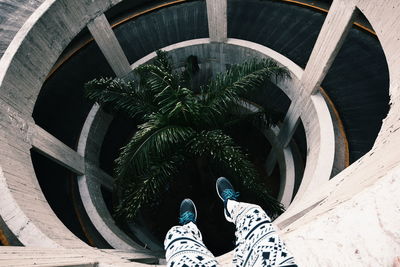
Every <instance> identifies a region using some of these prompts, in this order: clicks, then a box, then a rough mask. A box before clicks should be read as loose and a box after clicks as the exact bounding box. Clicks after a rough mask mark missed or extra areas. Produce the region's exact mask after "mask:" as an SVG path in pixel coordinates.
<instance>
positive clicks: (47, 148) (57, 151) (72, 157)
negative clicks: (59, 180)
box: [32, 125, 85, 175]
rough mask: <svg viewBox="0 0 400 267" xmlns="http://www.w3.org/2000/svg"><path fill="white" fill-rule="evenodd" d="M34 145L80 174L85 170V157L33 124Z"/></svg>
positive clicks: (49, 156) (42, 152)
mask: <svg viewBox="0 0 400 267" xmlns="http://www.w3.org/2000/svg"><path fill="white" fill-rule="evenodd" d="M32 146H33V147H34V148H35V149H36V150H37V151H38V152H40V153H41V154H43V155H45V156H46V157H48V158H50V159H52V160H54V161H55V162H57V163H59V164H60V165H62V166H64V167H66V168H67V169H69V170H71V171H73V172H74V173H76V174H78V175H82V174H83V173H84V172H85V167H84V160H83V157H81V156H80V155H79V154H78V153H77V152H76V151H75V150H73V149H71V148H70V147H68V146H67V145H66V144H64V143H63V142H61V141H60V140H58V139H57V138H55V137H54V136H53V135H51V134H50V133H48V132H47V131H45V130H44V129H43V128H41V127H40V126H38V125H34V126H33V135H32Z"/></svg>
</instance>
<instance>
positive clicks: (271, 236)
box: [225, 200, 297, 267]
mask: <svg viewBox="0 0 400 267" xmlns="http://www.w3.org/2000/svg"><path fill="white" fill-rule="evenodd" d="M227 211H228V212H227V213H226V214H225V215H226V217H227V219H228V221H231V222H233V223H234V224H235V225H236V233H235V235H236V249H235V251H234V257H233V264H234V266H241V267H253V266H254V267H267V266H268V267H269V266H271V267H273V266H274V267H275V266H287V267H289V266H292V267H293V266H297V265H296V263H295V261H294V258H293V256H292V255H291V253H290V252H289V251H288V250H287V249H286V247H285V244H284V243H283V241H282V240H281V239H280V238H279V236H278V234H277V232H276V230H275V227H274V226H273V225H272V223H271V219H270V218H269V217H268V215H267V214H266V213H265V211H264V210H263V209H262V208H261V207H260V206H258V205H254V204H248V203H243V202H237V201H233V200H228V202H227Z"/></svg>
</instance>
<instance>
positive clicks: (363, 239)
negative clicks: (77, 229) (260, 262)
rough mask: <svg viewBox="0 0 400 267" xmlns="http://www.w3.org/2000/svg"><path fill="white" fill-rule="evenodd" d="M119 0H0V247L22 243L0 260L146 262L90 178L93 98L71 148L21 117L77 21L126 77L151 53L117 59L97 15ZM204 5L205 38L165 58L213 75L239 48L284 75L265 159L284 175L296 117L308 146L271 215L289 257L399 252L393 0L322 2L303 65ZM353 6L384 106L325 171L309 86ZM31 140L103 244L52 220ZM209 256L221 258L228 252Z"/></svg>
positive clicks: (94, 146) (386, 260)
mask: <svg viewBox="0 0 400 267" xmlns="http://www.w3.org/2000/svg"><path fill="white" fill-rule="evenodd" d="M120 2H124V1H120V0H104V1H75V0H74V1H71V0H68V1H67V0H42V1H40V0H38V1H21V3H19V4H20V5H17V4H16V3H15V1H7V0H5V1H2V2H0V5H2V6H5V7H7V8H6V9H4V16H5V19H4V20H2V21H4V22H2V25H1V26H2V28H4V29H5V30H2V31H0V36H1V37H2V38H0V39H1V41H0V42H1V46H0V52H1V55H2V57H1V59H0V216H1V219H2V220H1V221H2V222H4V223H1V224H0V225H1V227H2V229H1V230H2V231H1V233H2V234H3V236H2V239H1V240H2V242H3V243H4V244H7V243H8V244H9V245H23V246H24V247H0V266H11V265H13V266H71V265H77V266H79V265H80V266H95V265H96V264H97V263H99V266H142V265H143V263H144V262H147V263H153V264H154V263H155V262H156V261H157V258H155V255H153V254H152V253H151V252H149V251H148V250H145V249H144V248H142V247H140V246H139V245H138V244H136V243H134V242H133V241H132V240H130V238H128V237H127V236H125V235H124V233H123V232H122V231H121V230H120V229H118V228H117V227H116V226H115V224H114V222H113V220H112V218H111V216H110V214H109V213H108V212H107V210H106V208H105V204H104V200H103V199H102V195H101V192H100V190H99V186H100V185H103V186H104V187H108V188H110V187H111V186H112V185H111V183H110V179H111V178H110V177H109V176H108V175H107V174H105V173H104V171H102V170H101V169H100V168H99V166H98V153H99V146H100V145H101V143H102V140H103V137H104V133H105V132H104V131H105V130H104V128H107V127H108V123H109V121H108V122H107V120H109V119H107V116H106V117H102V119H103V120H101V119H100V120H98V121H97V122H96V121H95V120H94V119H95V118H96V117H97V116H99V117H100V118H101V114H100V113H99V114H97V113H96V107H95V108H94V109H93V110H92V111H93V112H91V113H89V116H88V118H87V120H86V124H85V125H82V126H83V130H82V132H81V138H80V143H79V146H78V149H77V151H75V150H74V149H72V148H71V147H69V146H67V145H66V144H64V143H63V142H61V141H60V140H59V139H58V138H56V137H55V136H54V135H52V134H50V132H49V131H46V130H45V129H44V128H42V127H40V126H39V125H37V124H36V123H35V121H34V119H33V118H32V112H33V110H34V105H35V102H36V99H37V97H38V95H39V92H40V90H41V88H42V85H43V83H44V82H45V80H46V77H47V76H48V74H49V73H50V72H51V70H52V67H53V66H54V64H55V63H56V61H57V60H58V58H59V56H60V55H61V54H62V51H63V50H64V49H65V48H66V47H67V45H68V44H69V43H70V42H71V41H72V39H73V38H74V37H75V36H77V35H78V34H79V33H80V32H81V31H82V30H84V28H85V27H86V26H88V28H89V30H90V32H91V33H92V35H93V36H94V38H95V40H96V42H97V43H98V45H99V47H100V49H101V51H102V52H103V54H104V56H105V58H106V59H107V61H108V63H109V64H110V66H111V68H112V69H113V70H114V72H115V74H116V75H117V76H124V75H126V74H127V73H128V72H129V71H130V70H131V69H132V68H133V67H135V66H137V65H138V64H139V63H143V62H146V61H147V60H149V59H151V57H153V56H154V55H151V54H150V55H148V56H147V57H145V58H143V59H142V60H139V61H137V62H136V63H135V64H133V65H132V66H129V63H128V60H127V57H126V56H125V54H124V50H123V49H122V47H121V46H120V45H119V43H118V42H119V40H118V38H117V37H116V36H115V35H114V33H113V32H112V28H111V27H110V24H109V23H108V22H107V19H106V15H107V13H106V14H105V15H104V13H105V12H106V11H107V10H109V9H110V8H111V7H113V6H115V5H117V4H119V3H120ZM284 2H290V1H284ZM122 4H124V3H122ZM172 4H174V5H177V6H179V5H184V4H186V3H185V1H173V2H171V3H170V4H165V5H161V6H156V7H152V9H151V8H150V9H151V10H152V11H153V10H156V9H163V8H167V7H168V6H169V5H172ZM228 4H229V3H228ZM206 6H207V11H208V26H209V38H205V39H196V40H190V41H187V42H184V43H178V44H173V45H171V46H169V47H167V48H166V50H171V51H172V52H171V53H173V54H174V57H173V58H174V60H176V62H180V61H179V58H180V57H183V56H184V55H185V53H187V52H188V51H191V52H192V51H196V52H197V53H198V55H199V58H200V59H201V60H203V62H201V63H204V64H205V65H206V66H207V68H210V69H212V72H216V71H221V70H223V69H224V68H225V67H226V65H227V64H231V63H233V62H235V61H240V60H241V59H243V58H246V57H252V56H254V55H256V56H268V57H272V58H274V59H276V60H277V61H278V62H279V63H280V64H282V65H285V66H286V67H288V68H289V70H290V71H291V73H292V78H293V79H292V80H291V81H290V82H289V81H278V83H277V85H278V86H279V87H280V88H281V89H282V90H283V91H284V92H285V93H286V95H287V96H288V97H289V98H291V99H292V103H291V106H290V108H289V110H288V113H287V114H286V119H285V121H284V123H283V125H281V127H280V128H281V130H280V131H279V135H278V138H279V142H277V144H276V145H275V151H276V152H278V153H280V155H281V156H278V157H277V158H278V159H280V160H282V159H286V160H285V161H284V162H285V164H282V165H285V168H284V169H285V170H286V171H285V172H286V177H287V174H288V173H289V172H292V171H289V169H290V167H292V166H291V163H290V162H291V161H290V160H288V159H287V157H286V158H285V156H283V157H282V155H287V153H289V152H288V151H287V145H288V144H289V141H290V140H291V138H292V135H293V132H294V130H295V128H296V126H297V124H298V122H299V118H300V119H301V120H302V122H303V124H304V129H305V133H306V138H307V151H308V153H307V161H306V167H305V170H304V176H303V179H302V182H301V185H300V188H299V190H298V192H297V194H296V197H295V198H294V200H293V201H292V203H291V204H290V206H289V207H288V209H287V211H286V212H285V213H284V214H282V215H281V216H280V217H279V218H278V219H277V220H276V221H275V222H276V224H277V225H278V227H279V228H280V229H281V231H282V236H283V238H284V239H285V241H286V243H287V245H288V246H289V247H290V249H291V250H292V252H293V253H294V255H295V257H296V258H297V260H298V262H299V264H301V265H302V266H350V265H351V266H366V265H367V266H389V265H390V264H391V262H392V260H393V258H394V256H396V255H399V254H400V245H399V240H400V231H399V228H398V222H399V221H400V201H399V200H398V199H397V198H396V197H394V196H396V193H398V192H399V190H400V180H399V179H398V176H399V174H400V169H399V167H398V165H399V163H400V155H399V153H400V152H399V151H398V150H397V149H395V148H396V147H398V146H399V142H400V141H399V140H400V136H399V135H400V131H398V129H399V128H400V125H399V120H398V117H399V113H400V104H399V103H400V65H399V64H400V63H399V62H400V60H399V58H400V52H399V50H398V47H400V41H399V40H400V38H399V37H400V36H399V33H400V21H399V20H398V15H399V14H400V3H398V1H396V0H387V1H372V0H334V1H333V3H332V6H331V8H330V11H329V13H328V15H327V17H326V19H325V22H324V24H323V27H322V29H321V32H320V35H319V37H318V38H317V41H316V43H315V46H314V49H313V51H312V53H311V56H310V58H309V61H308V63H307V65H306V67H305V70H304V71H303V70H302V69H301V68H300V67H299V66H296V64H294V63H293V62H292V61H290V60H288V59H287V58H285V57H284V56H283V55H281V54H279V53H276V52H275V51H273V50H271V49H269V48H266V47H264V46H261V45H259V44H256V43H254V42H248V41H244V40H239V39H234V38H228V37H229V35H228V33H229V31H228V30H229V29H228V30H227V25H228V22H229V17H228V16H227V14H228V12H226V10H227V8H229V6H228V7H227V6H226V1H211V0H210V1H208V0H207V1H206ZM2 10H3V9H2ZM359 11H361V12H362V13H363V14H364V15H365V16H366V18H367V19H368V21H369V22H370V24H371V26H372V27H373V29H374V30H375V32H376V34H377V38H378V40H379V42H380V45H381V46H382V49H383V51H384V54H385V56H386V60H387V65H388V70H389V76H390V88H389V90H390V102H391V107H390V111H389V113H388V115H387V117H386V119H385V120H384V122H383V125H382V128H381V130H380V133H379V135H378V137H377V139H376V141H375V144H374V146H373V148H372V150H371V151H370V152H368V153H367V154H365V155H364V156H363V157H362V158H360V159H359V160H357V161H356V162H354V163H353V164H352V165H350V166H349V167H348V168H346V169H345V170H343V171H341V172H340V173H339V174H337V175H336V176H335V177H333V178H332V179H330V180H329V178H330V176H331V171H332V166H333V164H334V158H335V157H334V151H335V147H334V140H335V137H334V127H333V125H334V124H333V123H332V119H331V117H330V113H329V109H328V106H327V104H326V102H325V100H324V98H323V97H322V95H321V94H319V93H318V88H319V86H320V84H321V82H322V80H323V79H324V77H325V75H326V74H327V72H328V70H329V68H330V67H331V64H332V62H333V61H334V59H335V56H336V55H337V53H338V51H339V49H340V47H341V44H342V43H343V40H344V39H345V37H346V33H347V32H348V30H349V27H350V25H351V22H352V19H353V15H354V13H355V12H359ZM1 12H2V15H3V11H1ZM138 13H140V12H139V11H138ZM142 15H143V16H145V15H146V13H145V12H144V13H142ZM156 15H157V14H156ZM138 16H139V15H138ZM114 31H115V30H114ZM207 53H209V54H207ZM298 88H300V90H299V89H298ZM328 104H329V103H328ZM335 121H337V120H336V119H334V120H333V122H334V123H335ZM93 122H95V123H93ZM93 127H94V128H93ZM96 127H98V128H96ZM102 128H103V129H102ZM339 128H340V127H339ZM99 129H100V130H99ZM101 129H102V130H101ZM97 130H99V131H97ZM276 131H277V130H276ZM91 132H92V133H91ZM336 146H337V144H336ZM32 148H33V149H34V150H36V151H39V152H40V153H41V154H43V155H45V156H46V157H48V158H50V159H52V160H53V161H55V162H57V163H59V164H61V165H63V166H65V167H66V168H68V169H69V170H70V171H72V172H73V173H75V174H76V176H79V178H78V181H79V184H80V190H81V196H82V201H83V204H84V206H85V208H86V210H87V211H88V214H89V217H90V219H91V221H92V223H93V224H94V225H95V227H96V228H97V230H98V231H99V232H100V233H101V234H102V235H103V236H104V238H105V239H106V240H107V242H108V243H109V244H110V245H111V246H112V247H113V248H114V250H101V249H96V248H92V247H90V246H88V245H87V244H85V243H84V242H82V241H81V240H80V239H78V238H77V237H76V236H74V235H73V234H72V233H71V232H70V231H69V230H68V229H67V227H66V226H65V225H64V224H63V222H62V221H60V220H59V219H58V218H57V217H56V215H55V214H54V212H53V211H52V209H51V207H50V206H49V204H48V203H47V201H46V199H45V197H44V195H43V192H42V190H41V188H40V185H39V183H38V180H37V178H36V175H35V171H34V168H33V165H32V160H31V154H30V150H31V149H32ZM280 149H283V150H280ZM336 151H337V149H336ZM278 155H279V154H278ZM341 160H343V158H342V159H341ZM282 161H283V160H282ZM55 179H56V177H55ZM282 188H286V187H285V186H282ZM290 190H292V189H290ZM290 190H289V191H290ZM289 191H288V190H286V191H285V190H283V189H282V191H281V196H282V199H285V201H288V200H289V199H290V197H288V196H287V193H286V192H289ZM291 193H293V191H292V192H291ZM285 194H286V195H285ZM85 197H86V198H85ZM3 240H5V241H3ZM121 250H124V251H121ZM16 255H17V256H16ZM55 255H58V256H57V257H55ZM49 258H51V259H49ZM131 260H134V261H137V262H136V263H133V262H131ZM220 260H221V262H223V263H226V264H228V262H229V260H230V254H227V255H224V256H221V257H220ZM139 262H140V263H139ZM160 263H161V264H162V261H161V262H160Z"/></svg>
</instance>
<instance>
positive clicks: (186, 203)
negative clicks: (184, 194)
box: [179, 198, 197, 225]
mask: <svg viewBox="0 0 400 267" xmlns="http://www.w3.org/2000/svg"><path fill="white" fill-rule="evenodd" d="M196 219H197V210H196V206H195V205H194V203H193V201H192V200H191V199H189V198H186V199H184V200H183V201H182V202H181V207H180V209H179V224H180V225H185V224H187V223H190V222H193V223H196Z"/></svg>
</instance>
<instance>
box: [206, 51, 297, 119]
mask: <svg viewBox="0 0 400 267" xmlns="http://www.w3.org/2000/svg"><path fill="white" fill-rule="evenodd" d="M284 77H289V72H288V70H287V69H286V68H284V67H280V66H279V65H278V64H277V63H276V62H275V61H273V60H270V59H264V60H262V61H256V60H252V61H248V62H245V63H243V64H238V65H234V66H232V67H231V68H230V69H229V70H228V71H227V72H226V73H223V74H219V75H217V77H216V78H215V79H214V80H213V81H211V82H210V83H209V85H207V86H205V87H202V92H201V95H202V98H201V99H202V102H203V103H204V106H205V107H206V109H207V110H208V111H209V112H211V113H209V114H210V115H211V116H213V119H214V120H217V121H218V122H219V121H220V120H221V118H223V117H224V116H225V114H227V113H231V112H232V111H236V109H237V108H238V107H239V106H238V103H239V102H240V99H241V98H242V97H245V96H246V95H247V94H249V93H250V92H251V91H254V90H256V89H259V88H260V87H261V86H262V85H263V84H264V83H265V82H266V81H267V80H270V79H271V78H276V79H278V78H284ZM218 118H219V120H218Z"/></svg>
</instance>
